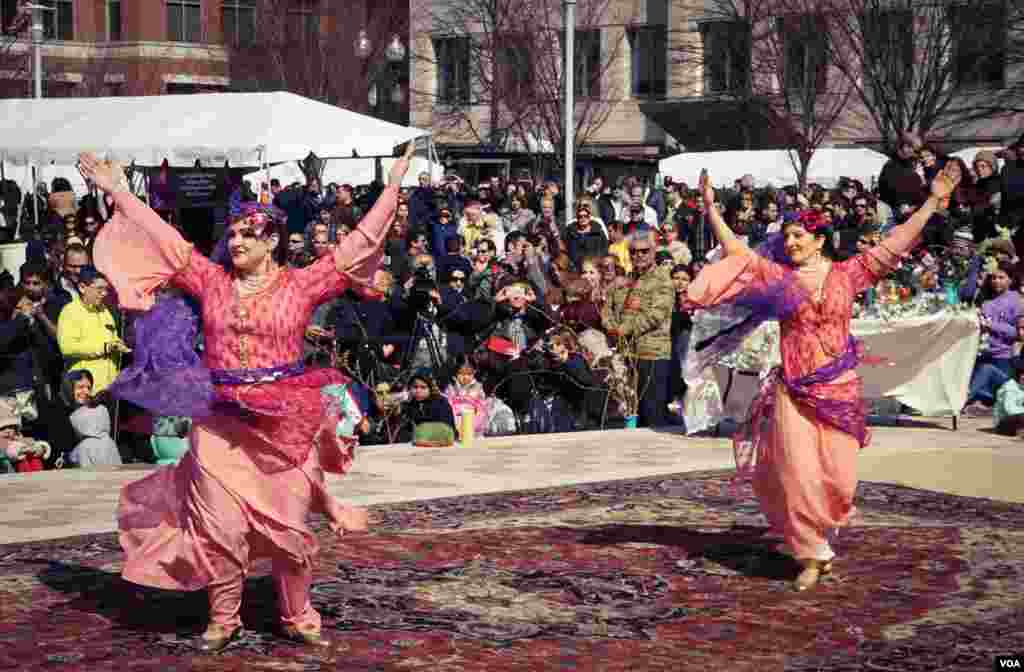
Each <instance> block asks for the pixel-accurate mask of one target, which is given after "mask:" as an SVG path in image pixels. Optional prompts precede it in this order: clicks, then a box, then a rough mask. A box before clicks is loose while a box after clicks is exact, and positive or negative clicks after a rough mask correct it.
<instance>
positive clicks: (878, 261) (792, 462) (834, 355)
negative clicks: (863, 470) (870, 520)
mask: <svg viewBox="0 0 1024 672" xmlns="http://www.w3.org/2000/svg"><path fill="white" fill-rule="evenodd" d="M914 244H915V237H914V236H913V234H912V232H910V231H909V230H908V229H906V228H905V227H902V226H900V227H896V228H895V229H893V231H892V233H890V235H889V236H888V237H887V238H886V239H885V240H884V241H883V243H882V244H881V245H879V246H877V247H875V248H873V249H872V250H870V251H868V252H866V253H863V254H860V255H857V256H855V257H853V258H851V259H849V260H847V261H844V262H838V263H831V264H825V265H822V266H819V267H817V268H815V269H813V270H810V271H805V270H804V269H802V268H793V267H790V266H786V265H783V264H779V263H775V262H773V261H770V260H768V259H766V258H764V257H761V256H759V255H757V254H755V253H754V252H753V251H746V252H745V253H743V254H735V255H731V256H728V257H726V258H725V259H723V260H721V261H719V262H717V263H714V264H711V265H709V266H707V267H705V268H704V269H703V270H702V271H701V273H700V274H699V275H698V276H697V278H696V279H694V281H693V283H691V285H690V287H689V289H688V293H687V296H688V303H689V305H690V306H691V307H693V308H697V309H700V308H710V307H713V306H718V305H721V304H727V303H729V302H731V301H732V300H734V299H736V298H737V296H739V295H740V294H741V293H742V292H749V291H750V290H752V289H753V290H757V289H758V288H769V287H772V286H775V287H781V286H785V285H786V283H787V282H795V283H796V284H795V286H796V287H798V288H799V290H800V295H802V296H805V297H806V298H804V299H803V300H802V301H800V303H799V304H798V305H797V306H796V307H795V310H793V311H792V312H791V313H790V314H789V315H788V316H787V317H786V318H784V319H782V320H781V321H780V323H779V331H780V353H781V357H782V365H781V367H780V369H779V370H776V372H775V373H774V375H773V376H771V377H769V378H768V380H767V381H766V383H765V387H764V388H763V389H762V392H761V394H759V395H758V398H757V399H756V400H755V402H754V405H753V408H752V410H751V417H750V420H749V422H748V423H747V424H746V425H745V427H744V428H743V429H742V430H741V432H740V436H739V437H738V440H737V443H736V445H737V468H738V469H739V470H740V472H741V473H742V472H743V471H744V470H745V469H749V470H750V471H751V472H752V477H753V486H754V491H755V493H756V494H757V496H758V499H759V500H760V502H761V508H762V511H763V512H764V514H765V516H766V518H767V519H768V522H769V524H770V525H771V527H772V528H773V530H774V531H775V532H777V533H780V534H782V536H783V537H784V539H785V541H786V544H787V545H788V546H789V547H790V549H791V550H792V552H793V554H794V556H795V557H797V558H808V559H818V560H829V559H831V558H832V556H833V553H832V550H831V548H830V547H829V545H828V542H827V534H828V533H829V531H830V530H832V529H834V528H838V527H841V526H844V525H846V524H847V522H848V520H849V518H850V516H851V515H852V514H853V512H854V508H853V497H854V493H855V491H856V487H857V475H856V456H857V453H858V451H859V449H860V448H863V447H864V446H865V445H867V443H868V441H869V434H868V431H867V428H866V422H865V411H864V404H863V402H862V400H861V381H860V378H859V377H858V376H857V374H856V373H855V372H854V370H853V365H855V364H856V362H857V361H858V359H859V353H857V352H855V351H852V350H851V347H852V341H851V338H850V320H851V316H852V308H853V303H854V299H855V297H856V295H857V294H858V293H860V292H862V291H864V290H865V289H867V288H868V287H871V286H873V285H874V284H875V283H876V282H877V281H878V280H879V278H881V277H883V276H884V275H886V274H887V273H889V272H890V271H891V270H892V269H893V268H895V266H896V265H897V264H898V260H899V256H900V255H901V254H903V253H904V252H906V251H908V250H910V249H912V248H913V247H914ZM792 274H795V276H794V275H792ZM765 291H766V292H767V291H770V290H767V289H766V290H765Z"/></svg>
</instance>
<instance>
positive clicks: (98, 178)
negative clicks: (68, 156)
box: [78, 152, 124, 194]
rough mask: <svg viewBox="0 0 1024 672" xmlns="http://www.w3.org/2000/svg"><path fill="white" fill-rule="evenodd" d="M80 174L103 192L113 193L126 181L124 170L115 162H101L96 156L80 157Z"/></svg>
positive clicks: (89, 154)
mask: <svg viewBox="0 0 1024 672" xmlns="http://www.w3.org/2000/svg"><path fill="white" fill-rule="evenodd" d="M78 172H79V173H81V174H82V177H83V178H85V179H86V180H87V181H89V182H92V183H93V184H95V185H96V186H97V187H99V188H100V189H102V190H103V191H105V192H107V193H108V194H109V193H113V192H114V191H115V190H116V189H117V188H118V186H119V185H120V184H122V182H123V181H124V170H122V168H121V166H120V164H118V163H115V162H113V161H100V160H99V159H98V158H96V155H95V154H91V153H88V152H86V153H84V154H79V155H78Z"/></svg>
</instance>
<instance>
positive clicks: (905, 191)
mask: <svg viewBox="0 0 1024 672" xmlns="http://www.w3.org/2000/svg"><path fill="white" fill-rule="evenodd" d="M923 148H924V143H922V142H921V139H920V138H919V137H918V136H917V135H915V134H913V133H909V132H908V133H901V134H900V137H899V140H898V141H897V144H896V155H895V156H893V157H892V158H891V159H889V161H888V162H887V163H886V164H885V165H884V166H882V172H881V173H880V174H879V175H878V197H879V198H880V199H881V200H882V201H884V202H885V204H886V205H888V206H889V207H890V208H891V209H892V210H893V212H896V213H898V212H899V211H900V208H901V207H902V206H904V205H913V206H917V205H919V204H921V203H923V202H924V200H925V196H926V194H927V188H926V187H925V183H924V179H923V178H922V176H921V173H919V172H918V160H917V159H918V153H919V152H920V151H921V150H922V149H923ZM889 223H890V224H893V223H894V222H889Z"/></svg>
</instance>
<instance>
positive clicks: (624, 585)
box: [0, 473, 1024, 672]
mask: <svg viewBox="0 0 1024 672" xmlns="http://www.w3.org/2000/svg"><path fill="white" fill-rule="evenodd" d="M726 478H727V476H726V475H724V474H721V473H702V474H686V475H678V476H669V477H659V478H649V479H640V480H628V481H613V482H605V483H595V484H588V485H583V486H572V487H560V488H552V489H546V490H537V491H530V492H516V493H503V494H498V495H488V496H479V497H458V498H451V499H443V500H431V501H422V502H415V503H410V504H401V505H390V506H383V507H378V508H376V509H374V519H375V527H374V530H375V531H374V532H373V533H372V534H368V535H360V536H350V537H347V538H346V539H345V540H343V541H339V540H334V539H331V538H328V535H326V534H321V538H322V539H323V550H322V552H321V555H320V565H319V568H318V571H317V575H316V579H315V583H314V602H315V606H316V607H317V608H318V609H319V610H320V611H321V612H322V613H323V615H324V623H325V627H326V629H327V630H328V631H329V633H330V635H331V637H332V640H333V644H332V646H331V647H330V648H329V649H326V650H323V651H316V652H315V651H312V650H310V649H307V648H302V647H298V646H295V645H292V644H290V643H288V642H286V641H284V640H281V639H279V638H278V637H276V636H275V634H274V626H275V618H276V616H275V614H276V607H275V596H274V592H273V588H272V586H271V584H270V581H269V580H268V579H267V577H266V576H259V575H256V576H254V577H253V578H252V579H251V580H250V581H249V583H248V584H247V586H246V595H245V607H244V612H243V618H244V619H245V622H246V627H247V630H246V633H247V634H246V635H245V637H244V638H243V639H242V640H240V641H238V642H237V643H235V644H233V645H232V646H231V647H230V648H228V649H227V650H226V651H225V652H223V653H222V654H220V655H218V656H200V655H197V654H196V652H195V651H194V649H193V648H192V643H191V638H192V637H193V636H194V635H195V634H196V633H198V632H201V631H202V627H203V620H204V614H205V609H206V600H205V595H204V594H203V593H195V594H185V593H173V592H163V591H156V590H148V589H140V588H136V587H133V586H131V585H130V584H126V583H124V582H122V581H121V580H120V579H119V577H118V574H117V572H118V568H119V562H120V560H121V553H120V550H119V548H118V546H117V541H116V538H115V536H114V535H97V536H89V537H80V538H73V539H65V540H60V541H53V542H41V543H33V544H23V545H7V546H0V669H3V670H8V669H11V670H50V669H54V670H90V671H91V670H118V671H125V672H126V671H128V670H209V671H217V672H219V671H221V670H247V671H251V670H335V669H336V670H345V671H361V672H369V671H384V670H411V671H414V672H417V671H426V670H430V671H436V670H460V671H461V670H487V671H488V672H511V671H513V670H522V671H526V670H582V671H590V670H602V671H609V672H610V671H619V670H621V671H626V670H629V671H637V670H672V671H678V670H699V671H702V672H704V671H710V670H792V671H794V672H795V671H806V672H810V671H812V670H814V671H817V670H828V671H830V672H833V671H835V672H839V671H852V670H858V671H859V670H875V671H882V672H884V671H900V672H903V671H905V670H912V669H916V670H929V672H934V671H937V670H949V671H955V672H962V671H967V670H986V671H987V670H991V669H992V660H993V658H994V656H995V655H996V654H998V653H1012V652H1018V653H1019V652H1022V651H1024V591H1022V589H1021V586H1022V582H1021V580H1022V578H1024V554H1022V553H1021V549H1022V548H1024V505H1016V504H1004V503H999V502H992V501H989V500H979V499H968V498H962V497H954V496H947V495H941V494H936V493H932V492H925V491H920V490H912V489H907V488H900V487H895V486H887V485H878V484H869V483H865V484H862V486H861V488H860V491H859V493H858V494H859V501H858V506H859V508H860V514H859V516H858V518H857V520H856V523H855V526H854V527H851V528H849V529H847V530H844V531H843V533H842V534H841V536H840V537H839V539H838V544H837V550H838V551H839V553H840V560H839V561H838V562H837V563H836V575H835V576H833V577H830V578H828V579H827V580H825V581H824V582H823V583H822V584H821V585H820V586H819V587H818V588H817V589H815V590H813V591H811V592H809V593H804V594H797V593H795V592H793V591H792V589H791V587H790V581H791V579H792V577H793V576H794V573H795V567H794V566H793V564H792V561H790V560H789V559H788V558H787V557H786V556H783V555H781V554H779V553H778V552H777V551H776V547H775V545H774V541H773V540H770V539H766V538H765V537H764V536H763V532H764V530H763V528H762V527H761V525H762V521H761V518H760V517H759V515H758V514H757V507H756V504H755V502H754V500H753V498H752V497H751V495H750V493H749V492H745V493H742V496H741V497H740V498H739V499H737V498H735V497H733V496H732V495H730V494H728V493H727V492H726V491H725V490H724V489H723V485H724V484H725V483H726Z"/></svg>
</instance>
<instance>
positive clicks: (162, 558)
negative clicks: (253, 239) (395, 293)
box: [94, 187, 398, 618]
mask: <svg viewBox="0 0 1024 672" xmlns="http://www.w3.org/2000/svg"><path fill="white" fill-rule="evenodd" d="M397 193H398V192H397V188H395V187H388V188H387V189H385V191H384V192H383V194H382V195H381V196H380V198H379V200H378V201H377V203H376V205H375V206H374V208H373V209H372V210H371V211H370V212H369V213H368V214H367V215H366V217H365V218H364V219H363V221H362V222H361V223H360V225H359V227H358V228H357V229H356V231H354V232H353V233H352V234H350V235H349V236H347V237H346V238H345V240H344V241H343V242H342V243H341V244H340V245H339V246H338V248H337V249H336V250H335V253H334V254H333V255H328V256H326V257H324V258H321V259H320V260H318V261H317V262H316V263H314V264H312V265H311V266H308V267H306V268H302V269H294V268H282V269H280V271H279V272H278V273H277V275H276V277H275V278H274V279H273V281H272V282H271V284H270V285H269V286H267V287H266V288H265V289H263V290H262V291H260V292H259V293H256V294H252V295H246V296H240V295H239V294H238V292H237V291H236V289H235V283H234V278H233V275H232V273H231V272H230V271H228V270H225V269H224V268H223V267H221V266H219V265H217V264H214V263H213V262H211V261H210V260H209V259H207V258H205V257H204V256H202V255H201V254H200V253H199V252H197V251H196V250H195V249H194V248H193V246H192V245H191V244H189V243H188V242H186V241H185V240H184V239H182V238H181V236H180V235H179V234H178V233H177V231H175V229H173V228H172V227H171V226H169V225H168V224H166V223H165V222H164V221H163V220H162V219H161V218H160V217H159V216H158V215H156V213H154V212H153V211H152V210H150V209H149V208H147V207H146V206H145V205H143V204H142V203H140V202H139V201H138V200H137V199H136V198H135V197H134V196H132V195H131V194H127V193H118V194H116V195H115V197H114V198H115V202H116V206H117V212H116V214H115V216H114V217H113V219H112V220H111V221H110V222H108V223H107V224H106V225H105V226H104V228H103V229H102V231H101V233H100V234H99V236H98V237H97V239H96V243H95V251H94V256H95V260H96V265H97V267H98V268H99V269H100V270H101V271H103V272H104V273H105V274H106V275H107V276H108V278H109V280H110V282H111V284H112V285H113V286H114V287H115V288H116V289H117V292H118V295H119V297H120V299H121V304H122V306H123V307H125V308H128V309H134V310H144V309H148V308H149V307H151V306H152V304H153V298H154V297H153V295H154V292H155V291H156V290H157V289H159V288H160V287H162V286H163V285H165V284H167V283H170V284H171V285H173V286H175V287H178V288H180V289H182V290H184V291H185V292H186V293H188V294H190V295H192V296H194V297H195V298H196V299H198V300H199V303H200V305H201V314H202V324H203V335H204V339H205V349H204V355H203V356H204V364H205V365H206V366H207V367H208V368H209V369H211V370H215V371H216V370H228V371H236V370H259V369H280V368H282V367H287V366H288V365H292V364H295V363H297V362H299V361H300V360H301V358H302V351H303V334H304V332H305V328H306V325H307V324H308V322H309V318H310V316H311V315H312V312H313V310H314V309H315V308H316V306H317V305H318V304H320V303H322V302H323V301H326V300H328V299H330V298H332V297H335V296H338V295H340V294H341V293H342V292H344V291H345V290H346V289H348V288H349V287H353V286H356V287H369V286H370V284H371V280H372V275H373V273H374V272H375V271H376V269H377V268H378V267H379V265H380V260H381V258H382V254H383V253H382V248H383V241H384V237H385V235H386V233H387V230H388V228H389V222H390V218H391V216H392V214H393V212H394V210H395V207H396V204H397ZM339 268H341V269H344V272H342V271H341V270H339ZM214 382H215V383H216V382H217V380H216V378H215V379H214ZM345 382H347V379H346V378H345V377H344V376H343V375H342V374H341V373H340V372H338V371H336V370H333V369H313V370H307V371H304V372H301V373H298V375H290V376H288V377H283V378H281V379H267V380H263V379H260V380H256V381H254V382H253V383H251V384H244V385H238V384H235V385H215V387H214V390H215V394H216V397H217V399H218V401H219V402H223V404H224V406H225V407H229V408H233V409H235V412H224V413H216V414H214V415H213V416H211V417H208V418H202V419H200V420H199V421H198V422H196V423H195V424H194V426H193V431H192V434H191V436H190V443H191V448H190V450H189V452H188V453H187V454H186V455H185V457H184V458H183V459H182V460H181V462H180V463H179V464H178V465H177V466H175V467H165V468H162V469H160V470H158V471H156V472H155V473H153V474H152V475H150V476H148V477H146V478H143V479H142V480H140V481H137V482H135V483H131V484H129V485H127V486H125V488H124V489H123V491H122V494H121V501H120V507H119V510H118V524H119V528H120V538H121V543H122V546H123V547H124V549H125V552H126V555H127V558H126V561H125V565H124V569H123V575H124V577H125V578H126V579H128V580H129V581H133V582H135V583H140V584H144V585H150V586H155V587H161V588H169V589H183V590H195V589H198V588H201V587H204V586H209V585H212V584H225V583H226V582H231V581H234V580H237V579H238V578H239V577H243V576H244V575H245V573H246V572H247V571H248V569H249V566H250V562H251V560H252V559H253V558H255V557H270V558H273V559H275V562H278V561H281V562H285V561H287V562H289V563H293V564H296V565H297V566H302V567H306V568H308V567H309V566H310V564H311V562H312V558H313V557H314V555H315V554H316V551H317V541H316V538H315V536H314V535H313V534H312V532H311V531H310V530H309V528H308V527H307V525H306V520H305V519H306V515H307V514H308V512H310V511H316V512H320V513H323V514H324V515H326V516H327V517H328V519H329V521H330V524H331V528H332V529H334V530H335V531H338V532H340V531H342V530H360V529H365V527H366V516H365V513H364V512H362V511H361V510H358V509H355V508H352V507H347V506H344V505H342V504H341V503H340V502H338V501H337V500H335V499H334V498H333V497H332V496H331V495H329V494H328V493H327V492H326V490H325V488H324V470H327V471H331V472H334V473H344V472H345V471H346V470H347V469H348V468H349V466H350V465H351V462H352V457H353V454H352V451H353V448H354V442H353V441H351V440H346V439H344V438H341V437H337V433H336V432H335V427H336V424H337V420H338V416H337V413H336V408H334V407H333V406H332V404H331V401H330V399H331V397H330V395H325V394H324V393H323V388H324V387H326V386H329V385H333V384H338V383H345ZM307 588H308V587H307ZM297 590H298V589H292V588H288V590H286V592H289V591H290V592H291V593H296V594H298V593H297V592H296V591H297ZM298 592H301V591H298ZM286 597H287V596H286ZM300 597H301V596H300ZM239 599H240V598H239ZM286 601H287V599H286ZM296 610H297V613H298V612H302V611H303V608H302V605H301V604H300V605H299V606H298V607H297V608H296ZM213 611H214V617H215V618H216V611H217V608H216V605H214V606H213ZM306 612H309V607H308V605H306ZM225 613H227V612H225ZM313 613H315V612H313ZM226 618H236V617H235V616H226Z"/></svg>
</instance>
